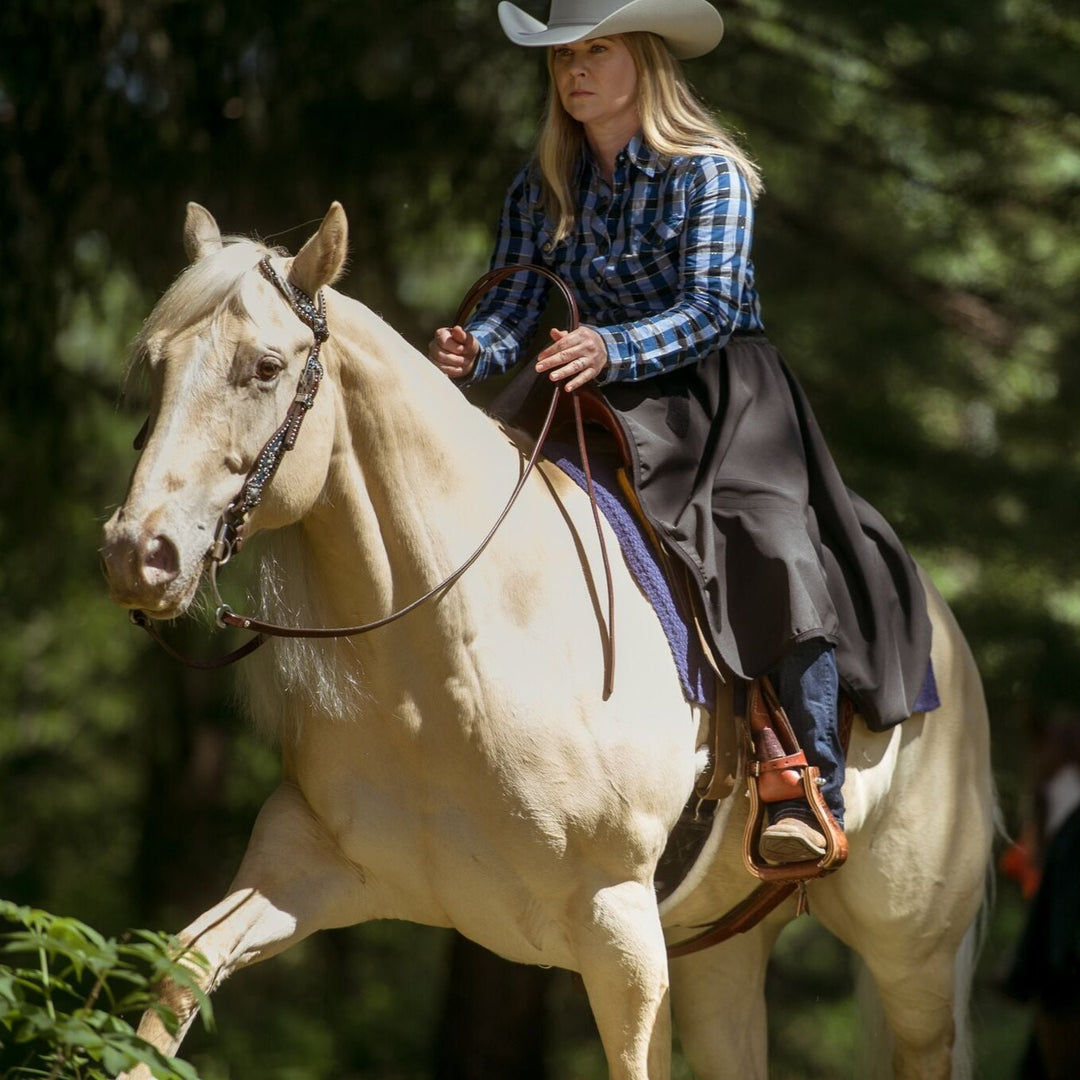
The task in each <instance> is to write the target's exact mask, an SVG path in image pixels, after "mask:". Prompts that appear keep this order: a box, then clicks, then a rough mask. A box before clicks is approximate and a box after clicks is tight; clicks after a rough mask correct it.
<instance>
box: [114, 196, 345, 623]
mask: <svg viewBox="0 0 1080 1080" xmlns="http://www.w3.org/2000/svg"><path fill="white" fill-rule="evenodd" d="M346 234H347V225H346V219H345V212H344V211H343V210H342V208H341V206H340V205H339V204H337V203H335V204H334V205H333V206H332V207H331V208H330V210H329V212H328V213H327V215H326V217H325V219H324V220H323V222H322V225H321V226H320V227H319V230H318V232H317V233H316V234H315V235H314V236H313V237H311V239H310V240H309V241H308V242H307V243H306V244H305V245H304V247H303V248H302V250H301V251H300V253H299V254H298V255H297V256H296V257H295V258H294V259H292V260H291V261H289V260H287V259H285V258H281V257H277V256H276V255H275V256H274V257H273V260H272V266H273V268H274V269H275V270H276V271H277V274H278V275H279V276H280V278H281V279H283V280H284V279H287V280H288V282H289V283H291V284H292V285H293V286H295V287H296V288H297V289H299V290H300V291H302V292H303V293H305V294H306V295H307V296H309V297H315V296H316V294H317V293H318V291H319V290H320V289H321V288H322V287H323V286H325V285H327V284H329V283H330V282H331V281H333V280H334V279H335V278H336V276H337V275H338V273H339V272H340V270H341V267H342V264H343V262H344V259H345V254H346ZM184 246H185V248H186V250H187V253H188V257H189V258H190V259H191V260H192V261H191V265H190V266H189V267H188V268H187V270H185V271H184V273H183V274H181V275H180V277H179V278H178V279H177V281H176V282H175V283H174V285H173V286H172V287H171V288H170V289H169V291H168V292H167V293H166V294H165V296H163V297H162V299H161V300H160V301H159V302H158V304H157V305H156V306H155V308H154V310H153V312H152V313H151V314H150V317H149V318H148V319H147V321H146V323H145V325H144V326H143V329H142V331H141V332H140V335H139V337H138V339H137V341H136V346H135V359H136V362H141V363H145V365H146V367H147V370H148V373H149V382H150V389H151V404H150V418H149V421H148V427H147V436H146V440H145V444H144V447H143V450H142V453H141V455H140V457H139V461H138V463H137V464H136V467H135V472H134V474H133V476H132V479H131V484H130V486H129V489H128V493H127V497H126V498H125V500H124V503H123V505H122V506H120V508H119V509H118V510H117V511H116V513H115V514H113V516H112V518H111V519H110V521H109V522H108V524H107V525H106V526H105V544H104V547H103V549H102V554H103V558H104V563H105V571H106V576H107V577H108V580H109V585H110V589H111V592H112V596H113V599H114V600H116V601H117V602H118V603H120V604H123V605H124V606H125V607H138V608H142V609H144V610H146V611H147V612H149V613H150V614H152V615H154V616H155V617H158V618H174V617H175V616H177V615H180V614H182V613H183V612H184V611H185V610H186V609H187V607H188V605H189V604H190V603H191V600H192V598H193V596H194V595H195V592H196V590H197V588H198V584H199V579H200V577H201V574H202V571H203V567H204V565H205V562H206V556H207V553H208V551H209V549H210V546H211V543H212V541H213V538H214V534H215V529H216V527H217V525H218V522H219V519H220V517H221V515H222V512H223V511H224V510H225V509H226V507H228V506H229V504H230V503H231V502H232V501H233V500H234V498H235V497H236V496H237V494H238V492H239V490H240V488H241V485H242V484H243V482H244V479H245V477H246V476H247V475H248V472H249V470H250V469H251V468H252V464H253V462H254V461H255V460H256V458H257V456H258V455H259V453H260V451H261V450H262V448H263V446H264V445H265V444H266V442H267V440H268V439H270V437H271V436H272V435H273V434H274V432H275V431H276V430H277V429H278V427H279V425H281V424H282V422H283V421H284V419H285V416H286V413H287V412H288V410H289V407H290V405H291V404H292V402H293V399H294V397H295V396H296V394H297V386H298V382H299V380H300V378H301V374H302V372H303V371H304V370H305V367H306V365H307V362H308V357H309V354H310V353H311V350H312V346H313V342H314V335H313V332H312V329H311V328H310V327H309V326H308V325H307V324H306V323H305V322H304V321H302V319H301V318H299V317H298V316H297V314H296V313H295V311H294V310H293V309H292V308H291V307H290V304H289V303H288V302H287V301H286V300H285V298H284V297H283V295H282V293H281V292H280V291H279V290H278V289H277V288H276V287H275V286H274V285H273V284H272V283H271V282H270V280H268V278H267V277H266V276H265V275H264V274H262V273H260V272H259V268H258V266H259V262H260V260H261V259H262V258H263V257H264V256H266V255H267V254H272V253H269V252H268V251H267V249H266V248H264V247H262V246H260V245H258V244H256V243H253V242H251V241H246V240H225V241H223V240H222V237H221V233H220V231H219V229H218V226H217V223H216V222H215V221H214V219H213V217H211V215H210V214H209V213H208V212H207V211H206V210H204V209H203V208H202V207H201V206H197V205H196V204H194V203H192V204H189V206H188V212H187V219H186V221H185V225H184ZM333 393H334V390H333V389H331V388H327V389H326V390H324V391H323V392H321V393H320V395H319V396H318V398H316V400H315V403H314V406H313V407H312V409H311V410H310V414H309V415H308V416H307V418H306V419H305V420H304V426H303V432H302V434H301V437H300V438H299V440H298V441H297V444H296V448H295V450H294V451H293V452H291V453H288V454H286V455H285V456H284V458H283V460H282V463H281V467H280V470H279V471H278V473H277V475H276V477H275V478H274V480H273V482H272V483H271V484H269V485H268V486H267V488H266V492H265V496H264V498H263V500H262V502H261V504H260V505H259V507H258V509H256V510H255V511H254V512H253V514H252V516H251V520H250V522H249V523H248V524H247V525H246V527H245V533H246V534H247V535H250V534H251V533H252V532H254V531H256V530H258V529H260V528H268V527H269V528H274V527H280V526H283V525H287V524H289V523H291V522H294V521H297V520H299V519H300V518H301V517H302V516H303V515H304V514H305V513H306V512H307V511H308V510H309V509H310V508H311V506H312V505H313V504H314V502H315V501H316V499H317V498H318V497H319V494H320V492H321V491H322V489H323V485H324V483H325V478H326V472H327V467H328V463H329V460H330V455H331V449H332V443H333V432H334V411H335V410H334V406H333V401H332V395H333Z"/></svg>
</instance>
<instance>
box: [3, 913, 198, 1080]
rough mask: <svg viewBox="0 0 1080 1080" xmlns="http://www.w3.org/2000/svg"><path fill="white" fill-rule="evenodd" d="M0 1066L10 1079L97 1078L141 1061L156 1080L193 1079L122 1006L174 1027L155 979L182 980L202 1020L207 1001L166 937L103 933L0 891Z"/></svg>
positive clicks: (182, 953) (185, 956)
mask: <svg viewBox="0 0 1080 1080" xmlns="http://www.w3.org/2000/svg"><path fill="white" fill-rule="evenodd" d="M0 919H2V920H3V924H7V925H12V924H14V925H15V926H16V927H18V929H13V930H7V931H6V932H4V933H0V956H3V957H4V959H5V961H10V963H7V962H5V963H0V1075H3V1076H4V1077H7V1078H10V1080H24V1078H25V1080H29V1078H31V1077H46V1078H48V1080H104V1078H105V1077H110V1076H116V1075H117V1074H118V1073H120V1072H122V1071H125V1070H128V1069H132V1068H134V1067H136V1066H137V1065H146V1066H147V1067H148V1068H149V1069H150V1071H151V1073H152V1074H153V1076H155V1077H157V1078H158V1080H198V1074H197V1073H196V1071H195V1070H194V1069H193V1068H192V1067H191V1066H190V1065H188V1064H187V1063H186V1062H183V1061H179V1060H177V1059H175V1058H171V1057H167V1056H166V1055H164V1054H162V1053H160V1052H159V1051H157V1050H155V1049H154V1048H153V1047H152V1046H151V1045H150V1044H149V1043H147V1042H146V1041H145V1040H144V1039H141V1038H139V1037H138V1035H136V1034H135V1030H134V1028H133V1027H132V1026H131V1024H129V1023H128V1022H127V1021H126V1020H124V1019H123V1017H124V1016H125V1015H129V1014H132V1013H135V1014H138V1013H142V1012H143V1011H144V1010H146V1009H150V1008H152V1009H154V1011H155V1012H156V1013H157V1015H158V1016H159V1017H160V1018H161V1020H162V1022H163V1023H164V1024H165V1026H166V1028H167V1029H168V1030H169V1031H171V1032H175V1031H176V1029H177V1020H176V1016H175V1014H174V1013H173V1012H172V1011H171V1010H170V1009H169V1008H167V1007H166V1006H164V1005H162V1004H160V1003H159V1002H157V1001H156V1000H155V994H156V991H157V990H158V988H159V987H160V985H161V984H162V982H163V981H164V980H166V979H169V980H172V981H173V982H175V983H176V984H178V985H179V986H183V987H186V988H188V989H190V990H191V991H192V992H193V993H194V994H195V996H196V999H197V1000H198V1001H199V1002H200V1006H201V1008H202V1010H203V1017H204V1021H206V1022H209V1021H210V1019H211V1018H212V1013H211V1012H210V1011H209V1010H210V1003H209V1001H208V1000H207V998H206V995H205V994H204V993H203V992H202V991H201V990H200V989H199V987H198V985H197V983H196V980H195V978H194V975H193V972H192V969H191V967H190V966H188V965H189V964H191V963H192V962H196V963H197V962H199V960H198V957H197V956H196V955H195V954H193V953H191V952H190V951H189V950H182V949H180V948H179V946H178V943H177V941H176V939H175V938H172V937H169V936H167V935H165V934H157V933H151V932H149V931H145V930H139V931H135V932H134V934H131V935H125V936H123V937H122V938H120V939H116V938H106V937H104V936H102V935H101V934H99V933H98V932H97V931H96V930H94V929H93V928H92V927H89V926H87V925H86V924H85V923H82V922H79V921H78V920H77V919H71V918H61V917H60V916H57V915H52V914H50V913H49V912H46V911H40V910H37V909H34V908H28V907H18V906H16V905H15V904H12V903H10V902H9V901H6V900H0Z"/></svg>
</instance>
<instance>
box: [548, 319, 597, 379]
mask: <svg viewBox="0 0 1080 1080" xmlns="http://www.w3.org/2000/svg"><path fill="white" fill-rule="evenodd" d="M551 337H552V340H553V342H554V344H553V345H549V346H548V347H547V348H546V349H545V350H544V351H543V352H542V353H541V354H540V355H539V356H538V357H537V358H536V370H537V371H539V372H541V373H543V372H545V371H546V372H547V373H548V378H549V379H551V381H552V382H562V381H563V380H569V381H568V382H567V383H566V386H565V389H566V390H578V389H580V388H581V387H582V386H584V385H585V384H586V383H587V382H591V381H592V380H593V379H595V378H596V377H597V375H599V374H600V372H601V371H603V370H604V368H605V367H607V362H608V357H607V346H606V345H605V344H604V339H603V338H602V337H601V336H600V335H599V334H598V333H597V332H596V331H595V330H594V329H593V328H592V327H591V326H579V327H578V328H577V329H576V330H569V331H567V330H552V331H551Z"/></svg>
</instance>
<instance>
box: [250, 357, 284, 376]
mask: <svg viewBox="0 0 1080 1080" xmlns="http://www.w3.org/2000/svg"><path fill="white" fill-rule="evenodd" d="M279 371H281V361H280V360H278V359H277V358H276V357H274V356H262V357H260V358H259V360H258V362H257V363H256V364H255V378H256V379H260V380H261V381H262V382H270V381H271V380H273V379H276V378H277V376H278V372H279Z"/></svg>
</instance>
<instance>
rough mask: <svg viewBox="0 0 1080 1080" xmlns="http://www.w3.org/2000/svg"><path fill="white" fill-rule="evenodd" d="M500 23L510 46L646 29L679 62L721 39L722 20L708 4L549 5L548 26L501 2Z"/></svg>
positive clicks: (600, 1)
mask: <svg viewBox="0 0 1080 1080" xmlns="http://www.w3.org/2000/svg"><path fill="white" fill-rule="evenodd" d="M499 22H500V23H502V28H503V31H504V33H505V34H506V36H507V37H508V38H509V39H510V40H511V41H512V42H514V44H515V45H569V44H570V43H571V42H574V41H585V40H587V39H588V38H595V37H611V36H613V35H614V34H626V33H629V32H631V31H633V30H648V31H650V32H651V33H654V34H658V35H659V36H660V37H662V38H663V39H664V41H665V42H666V43H667V47H668V48H669V49H670V50H671V53H672V55H673V56H677V57H678V58H679V59H680V60H688V59H690V58H691V57H693V56H701V55H703V54H704V53H707V52H708V51H709V50H710V49H713V48H715V47H716V46H717V45H718V44H719V42H720V39H721V38H722V37H723V36H724V20H723V19H721V18H720V12H719V11H717V10H716V8H714V7H713V6H712V4H710V3H709V0H629V2H628V0H551V14H550V15H549V16H548V22H547V26H545V25H544V24H543V23H542V22H541V21H540V20H539V19H534V18H533V17H532V16H531V15H529V14H527V13H526V12H524V11H522V10H521V8H519V7H518V6H517V4H511V3H508V2H507V0H503V2H502V3H501V4H499Z"/></svg>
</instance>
